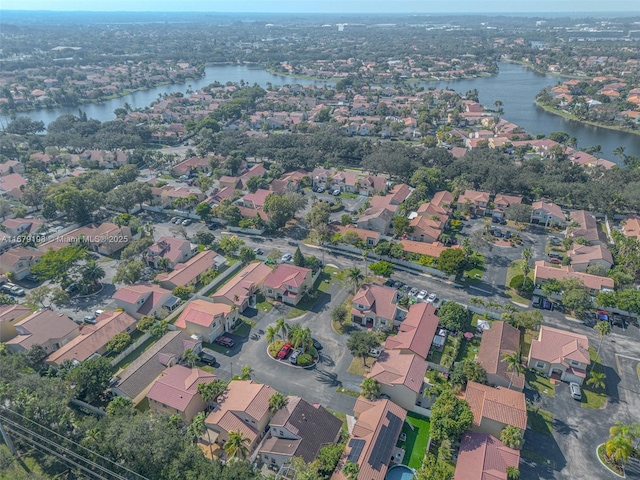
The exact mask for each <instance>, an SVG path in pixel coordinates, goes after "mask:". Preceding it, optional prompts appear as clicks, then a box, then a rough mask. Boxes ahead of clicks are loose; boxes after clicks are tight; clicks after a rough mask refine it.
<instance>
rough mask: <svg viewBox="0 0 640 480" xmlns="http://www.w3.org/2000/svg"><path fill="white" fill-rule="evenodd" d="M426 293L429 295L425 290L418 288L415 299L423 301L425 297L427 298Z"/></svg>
mask: <svg viewBox="0 0 640 480" xmlns="http://www.w3.org/2000/svg"><path fill="white" fill-rule="evenodd" d="M427 295H429V294H428V293H427V291H426V290H420V291H419V292H418V295H416V300H417V301H419V302H424V301H425V299H426V298H427Z"/></svg>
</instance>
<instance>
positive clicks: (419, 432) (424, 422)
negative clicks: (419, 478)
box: [397, 412, 431, 470]
mask: <svg viewBox="0 0 640 480" xmlns="http://www.w3.org/2000/svg"><path fill="white" fill-rule="evenodd" d="M430 428H431V422H430V421H429V419H428V418H427V417H423V416H422V415H418V414H417V413H413V412H409V413H407V418H406V420H405V422H404V425H402V433H404V434H405V435H406V436H407V439H406V440H405V441H404V442H402V441H398V443H397V446H398V447H400V448H403V449H404V450H405V452H406V453H405V455H404V463H405V464H406V465H408V466H409V467H411V468H415V469H416V470H419V469H420V467H422V460H423V459H424V455H425V453H426V451H427V444H428V443H429V429H430Z"/></svg>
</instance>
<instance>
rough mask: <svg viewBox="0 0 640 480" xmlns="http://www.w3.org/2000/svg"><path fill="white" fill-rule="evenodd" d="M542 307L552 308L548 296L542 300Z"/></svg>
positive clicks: (545, 308) (544, 308)
mask: <svg viewBox="0 0 640 480" xmlns="http://www.w3.org/2000/svg"><path fill="white" fill-rule="evenodd" d="M542 309H543V310H551V302H550V301H549V300H548V299H546V298H545V299H544V300H543V301H542Z"/></svg>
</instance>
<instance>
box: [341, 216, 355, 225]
mask: <svg viewBox="0 0 640 480" xmlns="http://www.w3.org/2000/svg"><path fill="white" fill-rule="evenodd" d="M352 223H353V217H352V216H351V215H349V214H348V213H345V214H343V215H341V216H340V224H341V225H342V226H343V227H346V226H347V225H351V224H352Z"/></svg>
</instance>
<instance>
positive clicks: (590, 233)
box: [567, 210, 608, 245]
mask: <svg viewBox="0 0 640 480" xmlns="http://www.w3.org/2000/svg"><path fill="white" fill-rule="evenodd" d="M569 217H570V218H571V223H572V224H574V225H575V224H577V226H571V225H570V226H569V227H567V237H570V238H574V239H575V238H578V237H582V238H584V240H586V241H587V242H589V243H590V244H591V245H599V244H603V245H606V244H607V243H608V240H607V236H606V234H605V233H604V232H603V231H601V230H600V229H599V228H598V222H597V221H596V218H595V217H594V216H593V215H591V214H590V213H589V212H587V211H585V210H573V211H572V212H571V214H570V216H569Z"/></svg>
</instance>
